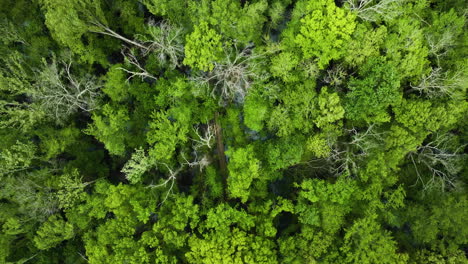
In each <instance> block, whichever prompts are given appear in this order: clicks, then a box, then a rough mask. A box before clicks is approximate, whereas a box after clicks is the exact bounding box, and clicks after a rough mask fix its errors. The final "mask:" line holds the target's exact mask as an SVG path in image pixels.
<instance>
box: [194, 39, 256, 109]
mask: <svg viewBox="0 0 468 264" xmlns="http://www.w3.org/2000/svg"><path fill="white" fill-rule="evenodd" d="M226 50H228V51H226ZM225 52H226V56H225V58H224V60H223V61H221V62H215V63H214V65H215V66H214V68H213V70H212V71H211V72H201V73H200V74H199V75H196V76H195V77H192V78H191V79H192V80H193V81H195V83H196V84H197V85H201V86H204V87H213V88H212V89H211V95H212V96H213V97H216V96H219V97H220V102H221V103H224V102H225V101H236V102H240V103H242V102H243V101H244V98H245V96H246V95H247V92H248V90H249V88H250V87H251V85H252V83H253V81H254V80H257V79H261V78H263V76H262V75H261V74H259V73H258V72H257V71H256V69H257V67H258V65H257V62H256V61H255V60H256V59H257V58H259V57H261V56H262V55H261V54H257V55H256V54H253V46H252V45H249V46H247V47H245V48H244V49H243V50H241V51H239V50H238V48H237V45H234V47H233V48H232V49H225Z"/></svg>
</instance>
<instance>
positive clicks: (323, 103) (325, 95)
mask: <svg viewBox="0 0 468 264" xmlns="http://www.w3.org/2000/svg"><path fill="white" fill-rule="evenodd" d="M344 113H345V111H344V109H343V107H342V106H341V104H340V97H339V96H338V94H336V93H329V92H328V88H327V87H324V88H322V90H321V91H320V94H319V97H318V117H317V118H316V119H315V120H314V123H315V125H316V126H317V127H319V128H323V127H325V126H327V125H329V124H332V123H335V122H337V121H338V120H341V119H342V118H343V116H344Z"/></svg>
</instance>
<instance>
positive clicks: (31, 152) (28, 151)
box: [0, 141, 36, 176]
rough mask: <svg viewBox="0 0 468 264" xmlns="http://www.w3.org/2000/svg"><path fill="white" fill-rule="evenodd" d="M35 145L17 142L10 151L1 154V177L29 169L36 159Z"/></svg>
mask: <svg viewBox="0 0 468 264" xmlns="http://www.w3.org/2000/svg"><path fill="white" fill-rule="evenodd" d="M35 152H36V148H35V146H34V145H33V144H30V143H23V142H21V141H16V143H15V144H14V145H12V146H11V147H10V148H9V149H3V150H2V152H1V153H0V164H1V171H0V172H1V174H0V175H1V176H4V175H8V174H12V173H15V172H19V171H23V170H25V169H28V168H29V167H30V165H31V163H32V162H33V160H34V159H35V158H36V155H35Z"/></svg>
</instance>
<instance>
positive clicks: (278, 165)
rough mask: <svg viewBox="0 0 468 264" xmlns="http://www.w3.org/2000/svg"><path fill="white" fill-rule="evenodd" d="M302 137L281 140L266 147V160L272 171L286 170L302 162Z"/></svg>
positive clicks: (269, 143) (271, 142)
mask: <svg viewBox="0 0 468 264" xmlns="http://www.w3.org/2000/svg"><path fill="white" fill-rule="evenodd" d="M302 144H303V142H302V140H301V138H300V137H296V138H280V139H278V140H272V141H270V142H268V143H266V144H265V145H264V147H265V149H264V151H265V155H266V159H267V160H268V164H269V165H270V166H269V168H270V169H272V170H277V169H284V168H287V167H289V166H293V165H295V164H297V163H299V162H300V160H301V157H302V153H303V152H304V149H303V146H302Z"/></svg>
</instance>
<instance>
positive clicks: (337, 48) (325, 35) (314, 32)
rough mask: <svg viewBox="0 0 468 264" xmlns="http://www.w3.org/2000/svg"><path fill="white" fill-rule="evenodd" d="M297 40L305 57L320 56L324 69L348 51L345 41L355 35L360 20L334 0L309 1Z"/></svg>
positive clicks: (318, 59)
mask: <svg viewBox="0 0 468 264" xmlns="http://www.w3.org/2000/svg"><path fill="white" fill-rule="evenodd" d="M306 10H307V13H308V14H307V15H306V16H305V17H304V18H302V19H301V28H300V34H299V35H297V37H296V39H295V42H296V44H297V45H298V46H299V47H300V48H301V50H302V52H303V54H304V58H306V59H309V58H316V60H317V64H318V66H319V68H320V69H323V68H325V66H327V65H328V63H329V62H330V60H336V59H339V58H340V57H341V56H342V55H343V54H344V49H343V45H344V44H345V43H346V42H347V41H348V40H349V39H350V38H351V37H350V36H351V34H353V32H354V29H355V27H356V23H355V22H354V20H355V16H354V15H353V14H352V13H351V12H346V11H345V10H343V9H341V8H338V7H336V5H335V3H334V1H332V0H320V1H309V2H308V5H307V9H306Z"/></svg>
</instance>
